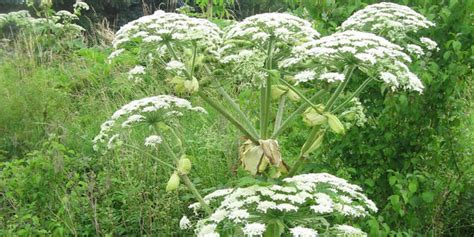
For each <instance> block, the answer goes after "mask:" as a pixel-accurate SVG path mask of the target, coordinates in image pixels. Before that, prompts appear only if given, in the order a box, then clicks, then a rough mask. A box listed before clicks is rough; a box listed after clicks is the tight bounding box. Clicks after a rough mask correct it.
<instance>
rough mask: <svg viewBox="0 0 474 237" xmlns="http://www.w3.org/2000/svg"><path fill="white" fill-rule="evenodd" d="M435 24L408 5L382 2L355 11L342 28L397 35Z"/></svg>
mask: <svg viewBox="0 0 474 237" xmlns="http://www.w3.org/2000/svg"><path fill="white" fill-rule="evenodd" d="M433 26H435V24H434V23H433V22H431V21H429V20H428V19H426V17H424V16H423V15H421V14H419V13H418V12H416V11H414V10H413V9H411V8H409V7H407V6H403V5H398V4H395V3H390V2H382V3H377V4H372V5H369V6H367V7H365V8H364V9H362V10H359V11H357V12H355V13H354V14H352V16H350V17H349V18H347V20H345V21H344V22H343V23H342V24H341V27H340V28H341V30H359V31H368V32H373V33H376V34H378V35H383V36H393V37H397V34H398V35H399V34H400V33H402V34H406V33H408V32H417V31H419V30H421V29H424V28H429V27H433Z"/></svg>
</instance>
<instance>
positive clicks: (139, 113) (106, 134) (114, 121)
mask: <svg viewBox="0 0 474 237" xmlns="http://www.w3.org/2000/svg"><path fill="white" fill-rule="evenodd" d="M184 112H199V113H206V111H205V110H204V109H203V108H201V107H193V106H192V105H191V102H189V101H187V100H185V99H182V98H178V97H175V96H172V95H159V96H153V97H146V98H143V99H139V100H134V101H132V102H130V103H128V104H126V105H124V106H122V107H121V108H120V109H119V110H117V111H116V112H115V113H114V114H113V115H112V116H111V117H110V118H109V120H107V121H105V122H104V123H103V124H102V125H101V129H100V132H99V134H98V135H97V136H96V137H95V138H94V140H93V143H94V149H95V150H98V149H99V148H100V147H101V145H103V144H108V147H109V148H114V147H115V146H113V144H115V143H117V142H119V141H120V139H121V137H120V136H121V135H122V134H124V131H125V130H128V129H130V128H133V127H135V126H138V125H141V124H147V125H153V124H155V123H158V122H164V123H167V122H170V121H171V120H173V119H174V118H176V117H179V116H180V115H181V114H182V113H184ZM151 123H153V124H151ZM142 141H143V140H142ZM160 142H161V137H159V136H156V135H151V136H149V137H147V138H146V140H145V145H146V146H156V145H157V144H159V143H160Z"/></svg>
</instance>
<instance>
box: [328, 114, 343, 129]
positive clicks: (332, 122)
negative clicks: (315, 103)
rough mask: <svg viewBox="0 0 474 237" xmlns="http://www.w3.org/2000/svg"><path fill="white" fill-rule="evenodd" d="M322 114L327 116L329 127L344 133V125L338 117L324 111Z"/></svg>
mask: <svg viewBox="0 0 474 237" xmlns="http://www.w3.org/2000/svg"><path fill="white" fill-rule="evenodd" d="M324 115H325V116H326V117H327V118H328V124H329V127H330V128H331V129H332V131H333V132H335V133H337V134H344V133H345V129H344V125H342V123H341V121H339V119H338V118H337V117H336V116H335V115H334V114H330V113H325V114H324Z"/></svg>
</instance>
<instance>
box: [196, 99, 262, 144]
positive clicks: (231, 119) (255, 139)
mask: <svg viewBox="0 0 474 237" xmlns="http://www.w3.org/2000/svg"><path fill="white" fill-rule="evenodd" d="M197 94H198V95H199V96H200V97H201V98H202V99H203V100H204V101H205V102H206V103H207V104H209V105H210V106H212V107H213V108H214V109H215V110H217V112H219V113H220V114H222V115H223V116H224V117H225V118H226V119H227V120H229V122H231V123H232V124H234V126H236V127H237V128H238V129H239V130H240V131H241V132H242V133H244V134H245V135H246V136H248V137H249V139H250V140H251V141H252V142H253V143H255V144H259V143H258V140H259V138H258V137H255V136H253V135H252V133H251V132H250V131H249V130H248V129H247V128H245V127H244V126H243V125H242V124H241V123H240V122H239V121H238V120H237V119H236V118H234V117H233V116H232V115H231V114H230V113H229V112H227V111H226V110H225V109H224V108H223V107H222V106H221V105H220V104H219V103H216V102H215V101H214V100H212V99H211V98H209V97H207V96H206V95H205V94H204V93H203V92H202V91H198V92H197Z"/></svg>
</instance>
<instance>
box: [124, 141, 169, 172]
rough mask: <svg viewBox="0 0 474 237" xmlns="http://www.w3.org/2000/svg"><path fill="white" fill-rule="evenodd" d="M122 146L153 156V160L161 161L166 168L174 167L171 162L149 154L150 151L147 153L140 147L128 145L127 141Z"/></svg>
mask: <svg viewBox="0 0 474 237" xmlns="http://www.w3.org/2000/svg"><path fill="white" fill-rule="evenodd" d="M123 146H126V147H130V148H132V149H134V150H136V151H139V152H140V153H143V154H145V155H147V156H149V157H151V158H153V160H155V161H157V162H158V163H161V164H162V165H164V166H166V167H168V168H171V169H173V170H174V169H175V167H173V166H172V165H171V164H169V163H166V162H164V161H162V160H160V159H158V157H156V156H154V155H152V154H150V153H148V152H145V151H143V149H140V148H138V147H136V146H132V145H129V144H127V143H124V144H123Z"/></svg>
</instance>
